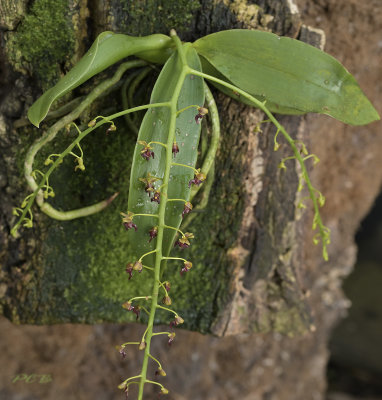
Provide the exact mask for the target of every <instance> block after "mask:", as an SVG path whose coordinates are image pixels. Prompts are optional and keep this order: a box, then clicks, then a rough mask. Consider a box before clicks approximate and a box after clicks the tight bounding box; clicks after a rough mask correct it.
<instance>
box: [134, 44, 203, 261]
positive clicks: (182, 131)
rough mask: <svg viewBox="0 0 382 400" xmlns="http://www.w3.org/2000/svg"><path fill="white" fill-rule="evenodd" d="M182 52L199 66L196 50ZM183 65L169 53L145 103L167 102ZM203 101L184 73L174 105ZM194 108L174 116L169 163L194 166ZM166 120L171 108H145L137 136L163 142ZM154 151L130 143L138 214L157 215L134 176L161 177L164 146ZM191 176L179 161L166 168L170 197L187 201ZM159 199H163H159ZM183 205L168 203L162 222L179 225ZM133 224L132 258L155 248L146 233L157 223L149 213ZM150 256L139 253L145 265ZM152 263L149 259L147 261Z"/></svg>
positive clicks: (196, 83)
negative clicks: (174, 147) (175, 149)
mask: <svg viewBox="0 0 382 400" xmlns="http://www.w3.org/2000/svg"><path fill="white" fill-rule="evenodd" d="M186 51H187V53H186V57H187V61H188V63H189V65H190V66H191V67H192V68H194V69H197V70H199V71H201V65H200V60H199V57H198V55H197V53H196V51H195V50H194V49H193V48H192V47H190V46H189V45H188V46H187V45H186ZM181 70H182V65H181V63H180V61H179V58H178V56H177V53H174V54H173V55H172V56H171V57H170V58H169V60H168V61H167V63H166V64H165V66H164V67H163V69H162V71H161V73H160V75H159V77H158V80H157V82H156V84H155V86H154V89H153V92H152V96H151V100H150V103H158V102H166V101H170V100H171V97H172V94H173V92H174V89H175V86H176V83H177V81H178V78H179V76H180V73H181ZM203 103H204V90H203V80H202V79H201V78H199V77H196V76H190V75H188V76H187V77H186V79H185V81H184V84H183V87H182V90H181V93H180V96H179V99H178V104H177V109H178V110H181V109H183V108H185V107H187V106H189V105H193V104H194V105H200V106H202V105H203ZM196 114H197V110H196V109H195V108H190V109H188V110H186V111H184V112H182V113H180V114H179V116H178V117H177V120H176V142H177V144H178V146H179V153H178V154H177V155H176V157H175V158H173V160H174V162H176V163H180V164H186V165H190V166H193V167H194V166H195V163H196V159H197V155H198V143H199V136H200V125H198V124H196V122H195V115H196ZM169 124H170V109H169V108H167V107H160V108H153V109H151V110H150V109H149V110H148V111H147V112H146V114H145V117H144V119H143V122H142V124H141V127H140V130H139V135H138V141H145V142H147V143H149V142H151V141H157V142H161V143H167V138H168V134H169ZM152 147H153V151H154V153H155V157H154V159H152V158H150V160H149V161H146V160H145V159H143V157H142V156H141V154H140V153H141V150H142V149H143V148H144V146H142V145H140V144H138V142H137V145H136V148H135V153H134V158H133V165H132V169H131V176H130V191H129V202H128V210H129V211H131V212H133V213H136V214H138V213H140V214H156V213H158V208H159V205H158V204H157V203H156V202H152V201H151V200H150V198H149V196H148V194H147V193H146V192H145V190H144V188H145V184H144V183H143V182H141V181H140V180H139V178H145V177H147V174H148V173H150V174H151V175H153V176H156V177H158V178H163V175H164V171H165V168H166V155H165V153H166V150H165V148H164V147H163V146H160V145H156V144H152ZM193 177H194V172H193V171H192V170H191V169H190V168H184V167H179V166H173V167H171V173H170V182H169V186H168V188H167V190H168V198H169V199H171V198H172V199H175V198H176V199H184V200H189V197H190V191H191V190H190V189H189V188H188V182H189V181H190V179H192V178H193ZM154 185H155V187H156V188H159V186H160V185H161V181H157V182H155V183H154ZM162 201H163V199H162ZM183 208H184V203H183V202H169V203H167V207H166V214H165V222H166V225H168V226H172V227H176V228H179V226H180V223H181V220H182V217H181V214H182V211H183ZM134 223H135V224H136V225H137V226H138V231H137V232H134V231H133V230H130V231H129V233H128V235H129V243H130V244H131V245H132V246H131V247H132V248H133V249H134V252H135V254H134V255H135V257H136V259H138V258H139V257H140V256H142V255H143V254H144V253H147V252H149V251H151V250H153V249H154V248H155V245H156V239H153V240H152V242H151V243H148V241H149V239H150V236H149V231H150V229H151V228H153V227H154V226H156V225H158V220H157V219H156V218H152V217H139V216H137V217H135V218H134ZM164 232H165V234H164V239H163V246H162V253H163V255H164V256H166V255H168V254H169V253H170V250H171V248H172V246H173V241H174V236H175V234H176V232H175V231H174V230H172V229H171V230H170V229H165V231H164ZM152 262H153V257H151V256H148V257H145V258H144V263H145V264H146V265H152ZM150 263H151V264H150Z"/></svg>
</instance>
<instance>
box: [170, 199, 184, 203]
mask: <svg viewBox="0 0 382 400" xmlns="http://www.w3.org/2000/svg"><path fill="white" fill-rule="evenodd" d="M167 201H181V202H183V203H187V200H184V199H167Z"/></svg>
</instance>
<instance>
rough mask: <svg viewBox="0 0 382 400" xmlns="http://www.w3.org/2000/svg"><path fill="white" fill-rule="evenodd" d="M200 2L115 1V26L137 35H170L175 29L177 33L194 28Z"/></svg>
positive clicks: (113, 7)
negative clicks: (195, 15) (171, 30)
mask: <svg viewBox="0 0 382 400" xmlns="http://www.w3.org/2000/svg"><path fill="white" fill-rule="evenodd" d="M198 8H200V3H199V1H198V0H166V1H158V0H136V1H129V0H116V1H113V2H112V9H113V10H115V16H114V26H115V27H116V28H117V29H118V30H120V31H121V32H122V33H127V34H130V35H134V36H141V35H149V34H152V33H164V34H168V33H169V31H170V29H172V28H174V29H175V30H176V31H177V32H178V33H180V34H181V33H184V32H187V31H189V30H190V29H191V25H192V23H193V20H194V13H195V11H196V10H197V9H198Z"/></svg>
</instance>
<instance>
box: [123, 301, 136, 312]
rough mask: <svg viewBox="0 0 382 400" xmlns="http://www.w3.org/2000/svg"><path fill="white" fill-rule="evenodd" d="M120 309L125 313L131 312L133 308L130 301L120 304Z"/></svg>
mask: <svg viewBox="0 0 382 400" xmlns="http://www.w3.org/2000/svg"><path fill="white" fill-rule="evenodd" d="M122 307H123V308H124V309H126V310H127V311H132V310H133V309H134V307H133V306H132V305H131V301H126V303H123V304H122Z"/></svg>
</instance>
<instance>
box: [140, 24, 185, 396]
mask: <svg viewBox="0 0 382 400" xmlns="http://www.w3.org/2000/svg"><path fill="white" fill-rule="evenodd" d="M170 35H171V36H172V39H173V40H174V42H175V45H176V47H177V50H178V57H179V58H180V60H181V62H182V64H183V68H182V71H181V73H180V76H179V78H178V81H177V82H176V85H175V89H174V92H173V95H172V97H171V100H170V102H169V107H170V112H171V117H170V123H169V134H168V138H167V149H166V168H165V172H164V176H163V190H162V199H163V200H162V201H161V203H160V205H159V212H158V214H159V224H158V236H157V245H156V255H155V267H154V284H153V290H152V295H151V296H152V302H151V309H150V316H149V320H148V324H147V335H146V348H145V354H144V357H143V363H142V371H141V375H142V377H141V380H140V384H139V393H138V400H142V399H143V390H144V386H145V382H149V381H146V375H147V366H148V359H149V357H150V356H149V355H150V344H151V338H152V336H153V326H154V317H155V312H156V309H157V307H158V294H159V287H160V285H159V284H158V282H159V281H160V270H161V262H162V243H163V234H164V228H165V213H166V205H167V188H168V183H169V180H170V170H171V164H172V151H171V148H172V144H173V142H174V139H175V128H176V112H177V103H178V98H179V95H180V91H181V89H182V86H183V82H184V80H185V78H186V75H187V72H186V69H187V68H188V66H187V61H186V56H185V54H184V51H183V47H182V44H181V42H180V39H179V38H178V36H176V33H175V31H171V33H170ZM155 384H157V383H155ZM160 386H161V385H160Z"/></svg>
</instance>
